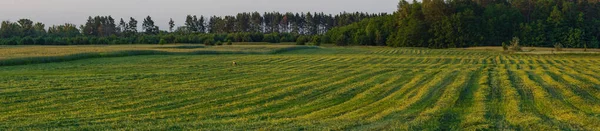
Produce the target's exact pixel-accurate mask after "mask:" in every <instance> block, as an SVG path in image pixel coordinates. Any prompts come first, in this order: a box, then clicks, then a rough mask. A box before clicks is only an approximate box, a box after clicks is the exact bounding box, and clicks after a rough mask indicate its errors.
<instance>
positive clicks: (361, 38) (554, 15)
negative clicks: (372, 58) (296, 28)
mask: <svg viewBox="0 0 600 131" xmlns="http://www.w3.org/2000/svg"><path fill="white" fill-rule="evenodd" d="M325 37H328V38H330V40H331V41H330V42H333V43H336V44H337V45H388V46H393V47H428V48H456V47H471V46H500V45H502V43H504V42H509V41H510V40H512V39H513V38H518V39H520V43H522V45H524V46H542V47H552V46H554V45H564V46H565V47H572V48H598V47H599V43H600V42H599V41H598V39H599V38H600V3H598V0H423V1H422V2H419V1H412V2H407V1H405V0H401V1H400V2H399V4H398V10H397V11H396V12H395V13H394V14H390V15H386V16H381V17H376V18H369V19H365V20H363V21H360V22H357V23H353V24H351V25H348V26H344V27H338V28H334V29H331V30H330V31H329V32H328V33H326V35H325Z"/></svg>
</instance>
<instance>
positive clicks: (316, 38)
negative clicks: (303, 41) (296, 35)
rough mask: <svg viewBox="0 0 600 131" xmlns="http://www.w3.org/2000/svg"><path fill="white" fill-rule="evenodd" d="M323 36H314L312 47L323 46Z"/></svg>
mask: <svg viewBox="0 0 600 131" xmlns="http://www.w3.org/2000/svg"><path fill="white" fill-rule="evenodd" d="M321 41H322V40H321V36H314V37H313V38H312V40H311V43H312V45H314V46H321Z"/></svg>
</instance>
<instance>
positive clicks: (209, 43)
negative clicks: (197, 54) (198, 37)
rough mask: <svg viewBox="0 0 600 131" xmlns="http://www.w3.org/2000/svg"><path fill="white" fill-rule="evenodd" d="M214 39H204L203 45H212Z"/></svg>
mask: <svg viewBox="0 0 600 131" xmlns="http://www.w3.org/2000/svg"><path fill="white" fill-rule="evenodd" d="M214 44H215V41H214V40H213V39H206V40H204V45H206V46H209V45H214Z"/></svg>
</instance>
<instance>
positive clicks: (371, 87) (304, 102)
mask: <svg viewBox="0 0 600 131" xmlns="http://www.w3.org/2000/svg"><path fill="white" fill-rule="evenodd" d="M165 47H167V46H165ZM259 47H260V49H257V48H259ZM289 47H294V46H291V45H285V46H283V45H282V46H256V45H245V46H241V45H240V46H222V47H208V48H197V49H173V48H169V49H164V48H162V49H158V48H156V47H150V46H149V47H143V48H147V49H144V50H160V51H168V52H185V51H188V50H194V51H195V50H227V51H233V50H235V51H239V50H242V51H244V50H253V51H256V50H260V51H264V52H269V51H273V50H276V49H282V48H289ZM56 48H57V49H56V50H54V49H53V48H43V47H10V48H2V49H0V52H2V55H0V56H1V57H3V58H0V59H7V58H11V59H13V58H14V59H16V58H26V57H39V56H60V55H66V54H65V52H67V51H64V50H68V52H69V53H67V54H77V53H80V52H104V51H119V50H121V49H123V50H132V49H128V48H127V47H114V49H113V48H112V47H110V49H105V48H103V49H97V50H96V48H94V47H92V46H84V47H72V46H67V47H56ZM132 48H135V49H139V48H140V47H132ZM221 48H222V49H221ZM73 49H77V50H73ZM28 50H49V51H46V52H45V53H47V54H44V53H42V54H38V53H37V52H40V51H35V52H36V53H27V52H28ZM50 50H52V51H50ZM6 51H15V52H19V51H20V52H21V53H20V54H19V53H17V54H18V55H12V54H11V53H6ZM32 52H33V51H32ZM32 54H33V55H32ZM233 61H235V62H237V63H238V65H236V66H233V65H232V62H233ZM598 72H600V55H595V54H578V55H566V54H562V55H533V54H504V53H501V52H499V51H487V50H462V49H445V50H431V49H421V48H385V47H323V48H299V49H294V50H283V51H278V52H275V53H268V54H217V55H215V54H204V55H189V54H181V55H141V56H128V57H109V58H91V59H79V60H73V61H65V62H54V63H43V64H25V65H15V66H0V107H2V108H0V121H1V122H0V130H111V129H118V130H128V129H129V130H134V129H135V130H149V129H156V130H182V129H195V130H198V129H200V130H263V129H264V130H442V129H455V130H478V129H494V130H505V129H506V130H600V73H598Z"/></svg>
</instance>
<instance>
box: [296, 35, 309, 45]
mask: <svg viewBox="0 0 600 131" xmlns="http://www.w3.org/2000/svg"><path fill="white" fill-rule="evenodd" d="M306 42H308V38H306V37H305V36H300V37H298V39H297V40H296V45H306Z"/></svg>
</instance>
